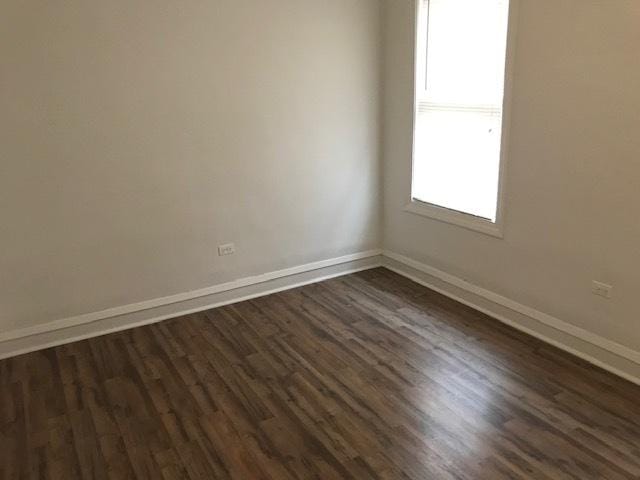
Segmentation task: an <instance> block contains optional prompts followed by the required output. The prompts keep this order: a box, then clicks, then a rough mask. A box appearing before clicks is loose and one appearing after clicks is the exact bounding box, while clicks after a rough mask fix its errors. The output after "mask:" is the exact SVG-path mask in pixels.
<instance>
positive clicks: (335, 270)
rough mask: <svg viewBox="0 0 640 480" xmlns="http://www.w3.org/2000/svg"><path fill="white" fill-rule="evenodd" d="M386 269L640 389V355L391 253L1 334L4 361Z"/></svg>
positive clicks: (271, 274)
mask: <svg viewBox="0 0 640 480" xmlns="http://www.w3.org/2000/svg"><path fill="white" fill-rule="evenodd" d="M379 266H384V267H386V268H388V269H389V270H392V271H394V272H396V273H398V274H400V275H403V276H405V277H407V278H409V279H411V280H413V281H415V282H417V283H419V284H421V285H424V286H426V287H428V288H430V289H432V290H435V291H437V292H439V293H441V294H443V295H446V296H448V297H450V298H452V299H454V300H456V301H458V302H460V303H463V304H465V305H468V306H470V307H472V308H474V309H476V310H478V311H480V312H483V313H485V314H487V315H489V316H491V317H493V318H495V319H497V320H499V321H501V322H503V323H505V324H507V325H510V326H512V327H514V328H516V329H518V330H521V331H523V332H525V333H527V334H529V335H532V336H534V337H536V338H539V339H540V340H542V341H544V342H546V343H549V344H551V345H554V346H556V347H558V348H560V349H562V350H565V351H567V352H569V353H571V354H573V355H576V356H577V357H580V358H582V359H584V360H586V361H588V362H590V363H592V364H594V365H597V366H599V367H601V368H604V369H605V370H608V371H610V372H611V373H614V374H616V375H618V376H620V377H622V378H625V379H627V380H629V381H631V382H633V383H636V384H638V385H640V352H638V351H636V350H633V349H631V348H629V347H626V346H624V345H620V344H619V343H616V342H614V341H612V340H609V339H606V338H603V337H601V336H598V335H596V334H594V333H592V332H589V331H587V330H584V329H582V328H579V327H576V326H575V325H571V324H569V323H567V322H564V321H562V320H560V319H558V318H555V317H552V316H550V315H548V314H545V313H543V312H540V311H538V310H535V309H533V308H531V307H527V306H525V305H522V304H520V303H518V302H515V301H513V300H511V299H508V298H506V297H504V296H501V295H498V294H497V293H495V292H491V291H489V290H486V289H484V288H481V287H479V286H477V285H474V284H472V283H470V282H468V281H466V280H463V279H461V278H458V277H455V276H453V275H451V274H448V273H446V272H443V271H441V270H438V269H436V268H434V267H431V266H429V265H426V264H424V263H421V262H418V261H416V260H413V259H410V258H408V257H405V256H402V255H399V254H397V253H394V252H390V251H381V250H370V251H367V252H361V253H355V254H352V255H346V256H343V257H338V258H332V259H328V260H323V261H320V262H314V263H310V264H306V265H300V266H297V267H292V268H287V269H284V270H278V271H275V272H269V273H265V274H262V275H257V276H253V277H247V278H242V279H239V280H234V281H232V282H228V283H224V284H220V285H214V286H212V287H208V288H204V289H200V290H196V291H192V292H186V293H180V294H177V295H171V296H168V297H163V298H157V299H153V300H148V301H144V302H140V303H136V304H131V305H125V306H120V307H115V308H110V309H107V310H103V311H99V312H93V313H88V314H84V315H79V316H75V317H70V318H65V319H60V320H56V321H53V322H50V323H47V324H42V325H36V326H33V327H28V328H23V329H19V330H13V331H9V332H4V333H0V359H2V358H8V357H13V356H16V355H20V354H23V353H28V352H32V351H36V350H41V349H44V348H49V347H53V346H57V345H62V344H65V343H70V342H74V341H77V340H83V339H86V338H91V337H97V336H100V335H105V334H108V333H112V332H117V331H120V330H126V329H129V328H134V327H138V326H142V325H148V324H151V323H156V322H160V321H162V320H166V319H169V318H174V317H179V316H181V315H188V314H190V313H196V312H200V311H204V310H208V309H211V308H215V307H219V306H223V305H228V304H231V303H236V302H240V301H243V300H248V299H251V298H256V297H261V296H264V295H269V294H271V293H276V292H280V291H283V290H288V289H291V288H295V287H299V286H303V285H308V284H311V283H316V282H319V281H322V280H326V279H329V278H334V277H338V276H342V275H347V274H349V273H354V272H358V271H362V270H368V269H370V268H375V267H379Z"/></svg>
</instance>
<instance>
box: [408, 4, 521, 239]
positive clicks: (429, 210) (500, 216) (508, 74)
mask: <svg viewBox="0 0 640 480" xmlns="http://www.w3.org/2000/svg"><path fill="white" fill-rule="evenodd" d="M424 2H425V0H415V8H414V15H415V19H414V43H413V47H414V61H413V69H414V85H413V98H412V100H413V105H412V114H413V116H412V119H411V166H410V168H409V172H408V175H409V193H408V199H407V203H406V205H405V207H404V211H405V212H409V213H414V214H417V215H421V216H424V217H427V218H431V219H433V220H438V221H441V222H446V223H449V224H452V225H457V226H460V227H463V228H466V229H468V230H474V231H477V232H480V233H484V234H487V235H491V236H493V237H497V238H503V237H504V223H505V198H506V179H507V164H508V160H509V137H510V135H511V117H512V112H511V110H512V103H513V79H514V68H515V49H516V40H517V26H518V18H519V16H518V12H519V7H520V5H519V3H520V0H509V24H508V30H507V51H506V57H505V78H504V98H503V103H502V132H501V134H502V138H501V146H500V170H499V174H498V176H499V179H498V199H497V205H496V220H495V222H492V221H490V220H487V219H484V218H481V217H476V216H474V215H471V214H468V213H465V212H458V211H454V210H450V209H447V208H446V207H442V206H439V205H433V204H430V203H426V202H420V201H418V200H417V199H415V198H414V197H413V163H414V157H415V151H416V135H415V132H416V119H417V115H418V109H419V103H420V102H419V98H420V95H419V87H418V85H420V84H421V83H422V84H423V83H424V78H423V75H424V74H423V72H424V71H425V69H424V62H425V59H423V58H421V57H422V51H423V50H424V49H425V48H426V45H425V43H426V39H422V38H420V34H421V32H422V30H423V29H424V28H423V27H424V26H423V25H422V22H424V21H426V20H425V19H424V17H423V15H421V11H420V9H421V7H420V4H421V3H424ZM488 224H490V225H488Z"/></svg>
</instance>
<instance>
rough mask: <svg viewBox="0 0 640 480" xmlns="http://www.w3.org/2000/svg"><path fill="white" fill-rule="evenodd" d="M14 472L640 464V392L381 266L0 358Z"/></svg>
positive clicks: (603, 475) (416, 471)
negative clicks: (54, 346)
mask: <svg viewBox="0 0 640 480" xmlns="http://www.w3.org/2000/svg"><path fill="white" fill-rule="evenodd" d="M0 386H1V390H0V443H1V448H0V478H2V479H35V478H38V479H40V478H45V479H67V480H68V479H76V478H81V479H129V478H131V479H134V478H135V479H154V480H155V479H167V480H169V479H193V480H196V479H242V480H245V479H311V478H317V479H322V480H327V479H349V478H353V479H416V480H418V479H419V480H424V479H470V480H477V479H491V480H501V479H548V480H551V479H553V480H555V479H576V480H585V479H611V480H616V479H638V478H640V406H639V401H640V388H638V387H637V386H634V385H632V384H630V383H627V382H625V381H624V380H621V379H619V378H616V377H614V376H612V375H610V374H608V373H606V372H604V371H602V370H599V369H597V368H595V367H592V366H590V365H588V364H587V363H585V362H583V361H581V360H578V359H576V358H574V357H571V356H569V355H568V354H566V353H563V352H561V351H559V350H557V349H555V348H553V347H550V346H547V345H545V344H543V343H541V342H539V341H537V340H535V339H533V338H531V337H528V336H526V335H524V334H522V333H520V332H517V331H515V330H513V329H511V328H509V327H507V326H505V325H503V324H501V323H499V322H497V321H494V320H492V319H490V318H488V317H487V316H485V315H483V314H480V313H478V312H475V311H474V310H472V309H470V308H467V307H465V306H462V305H460V304H458V303H456V302H454V301H452V300H449V299H447V298H445V297H443V296H441V295H439V294H436V293H434V292H432V291H430V290H428V289H426V288H424V287H421V286H419V285H417V284H415V283H412V282H411V281H409V280H407V279H404V278H403V277H400V276H398V275H396V274H394V273H391V272H389V271H388V270H385V269H382V268H380V269H375V270H370V271H367V272H362V273H358V274H354V275H349V276H345V277H341V278H337V279H333V280H329V281H326V282H323V283H319V284H315V285H310V286H305V287H302V288H298V289H295V290H290V291H287V292H283V293H278V294H274V295H270V296H268V297H263V298H259V299H256V300H251V301H247V302H242V303H238V304H235V305H231V306H227V307H223V308H219V309H215V310H211V311H208V312H205V313H201V314H196V315H190V316H186V317H182V318H177V319H174V320H170V321H166V322H163V323H160V324H156V325H152V326H147V327H141V328H136V329H133V330H129V331H126V332H121V333H116V334H112V335H108V336H104V337H99V338H95V339H91V340H86V341H82V342H76V343H72V344H69V345H65V346H61V347H56V348H52V349H48V350H44V351H41V352H36V353H31V354H28V355H23V356H20V357H15V358H12V359H8V360H4V361H1V362H0Z"/></svg>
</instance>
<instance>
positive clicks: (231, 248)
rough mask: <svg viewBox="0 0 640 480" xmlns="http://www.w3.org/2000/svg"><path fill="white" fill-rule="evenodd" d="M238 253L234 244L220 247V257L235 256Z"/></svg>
mask: <svg viewBox="0 0 640 480" xmlns="http://www.w3.org/2000/svg"><path fill="white" fill-rule="evenodd" d="M234 253H236V246H235V245H234V244H233V243H226V244H224V245H219V246H218V256H220V257H224V256H225V255H233V254H234Z"/></svg>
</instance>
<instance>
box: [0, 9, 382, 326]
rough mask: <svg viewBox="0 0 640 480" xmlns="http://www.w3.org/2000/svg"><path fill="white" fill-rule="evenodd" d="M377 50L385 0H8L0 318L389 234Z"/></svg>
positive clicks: (192, 283)
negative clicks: (382, 205)
mask: <svg viewBox="0 0 640 480" xmlns="http://www.w3.org/2000/svg"><path fill="white" fill-rule="evenodd" d="M380 54H381V49H380V12H379V4H378V0H322V1H321V2H317V1H312V0H270V1H264V0H215V1H208V2H205V1H195V0H185V1H167V0H161V1H155V0H153V1H152V0H126V1H125V0H109V1H86V0H64V1H59V2H40V1H35V0H5V1H4V2H3V3H2V15H1V16H0V332H3V331H8V330H12V329H15V328H18V327H20V328H22V327H28V326H32V325H37V324H42V323H46V322H49V321H53V320H56V319H60V318H65V317H68V316H72V315H77V314H82V313H86V312H92V311H97V310H102V309H105V308H109V307H114V306H119V305H125V304H128V303H132V302H138V301H142V300H147V299H152V298H157V297H161V296H165V295H169V294H174V293H179V292H186V291H190V290H194V289H198V288H202V287H207V286H211V285H215V284H218V283H221V282H225V281H229V280H232V279H235V278H240V277H245V276H248V275H252V274H258V273H263V272H268V271H273V270H277V269H281V268H285V267H289V266H294V265H299V264H303V263H307V262H312V261H315V260H321V259H325V258H331V257H336V256H340V255H344V254H348V253H352V252H358V251H362V250H366V249H369V248H373V247H376V246H378V244H379V240H380V239H379V231H380V225H379V220H378V219H379V208H378V206H379V191H380V188H379V187H380V185H379V177H380V175H379V173H380V172H379V161H378V157H379V148H378V146H379V143H380V142H379V133H380V132H379V129H380V125H379V123H380V122H379V114H380V104H379V103H380V102H379V98H380V75H379V73H380V68H381V66H380ZM226 242H235V243H236V247H237V254H236V255H235V256H231V257H223V258H219V257H217V252H216V247H217V245H218V244H221V243H226Z"/></svg>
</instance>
